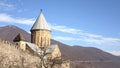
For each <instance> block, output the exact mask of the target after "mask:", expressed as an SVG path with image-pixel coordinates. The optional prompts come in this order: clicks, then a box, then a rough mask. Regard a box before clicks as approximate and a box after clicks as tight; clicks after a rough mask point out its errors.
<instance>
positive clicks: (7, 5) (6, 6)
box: [0, 1, 15, 11]
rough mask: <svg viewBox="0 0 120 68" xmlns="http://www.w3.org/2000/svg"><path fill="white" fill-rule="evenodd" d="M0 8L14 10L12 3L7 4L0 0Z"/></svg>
mask: <svg viewBox="0 0 120 68" xmlns="http://www.w3.org/2000/svg"><path fill="white" fill-rule="evenodd" d="M0 9H1V10H5V11H9V10H14V9H15V7H14V5H12V4H8V3H5V2H1V1H0Z"/></svg>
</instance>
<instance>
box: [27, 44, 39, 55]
mask: <svg viewBox="0 0 120 68" xmlns="http://www.w3.org/2000/svg"><path fill="white" fill-rule="evenodd" d="M26 44H27V45H28V46H29V47H30V48H31V49H32V50H33V51H34V52H36V53H38V54H40V53H41V49H40V48H39V47H38V46H37V45H36V44H33V43H30V42H26Z"/></svg>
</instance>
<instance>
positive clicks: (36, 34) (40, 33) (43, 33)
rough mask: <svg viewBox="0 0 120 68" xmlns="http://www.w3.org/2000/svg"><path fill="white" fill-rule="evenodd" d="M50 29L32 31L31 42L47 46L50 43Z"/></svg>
mask: <svg viewBox="0 0 120 68" xmlns="http://www.w3.org/2000/svg"><path fill="white" fill-rule="evenodd" d="M50 37H51V36H50V31H48V30H35V31H31V42H32V43H35V44H36V45H38V46H39V47H47V46H49V45H50V43H51V42H50Z"/></svg>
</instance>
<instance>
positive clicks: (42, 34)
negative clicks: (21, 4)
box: [31, 11, 51, 47]
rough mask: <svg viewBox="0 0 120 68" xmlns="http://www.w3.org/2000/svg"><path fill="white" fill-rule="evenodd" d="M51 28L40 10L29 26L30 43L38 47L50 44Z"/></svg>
mask: <svg viewBox="0 0 120 68" xmlns="http://www.w3.org/2000/svg"><path fill="white" fill-rule="evenodd" d="M50 33H51V29H50V27H49V25H48V23H47V21H46V19H45V17H44V15H43V13H42V11H41V13H40V15H39V16H38V18H37V20H36V21H35V23H34V25H33V26H32V28H31V43H34V44H36V45H38V46H39V47H48V46H50V37H51V34H50Z"/></svg>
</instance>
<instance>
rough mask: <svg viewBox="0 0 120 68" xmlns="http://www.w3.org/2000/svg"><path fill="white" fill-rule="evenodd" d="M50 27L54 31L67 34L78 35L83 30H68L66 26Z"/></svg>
mask: <svg viewBox="0 0 120 68" xmlns="http://www.w3.org/2000/svg"><path fill="white" fill-rule="evenodd" d="M50 26H51V28H52V29H53V30H57V31H61V32H65V33H71V34H78V33H79V32H81V30H78V29H74V28H68V27H66V26H56V25H50Z"/></svg>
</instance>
